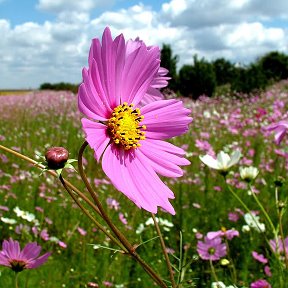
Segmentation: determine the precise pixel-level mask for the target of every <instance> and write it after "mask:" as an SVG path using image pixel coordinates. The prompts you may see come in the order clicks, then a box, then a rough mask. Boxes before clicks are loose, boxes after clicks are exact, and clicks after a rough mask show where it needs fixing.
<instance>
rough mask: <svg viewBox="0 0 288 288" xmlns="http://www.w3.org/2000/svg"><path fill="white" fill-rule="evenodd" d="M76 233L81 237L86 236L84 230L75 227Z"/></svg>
mask: <svg viewBox="0 0 288 288" xmlns="http://www.w3.org/2000/svg"><path fill="white" fill-rule="evenodd" d="M77 231H78V232H79V234H80V235H82V236H86V234H87V231H86V230H84V229H83V228H81V227H77Z"/></svg>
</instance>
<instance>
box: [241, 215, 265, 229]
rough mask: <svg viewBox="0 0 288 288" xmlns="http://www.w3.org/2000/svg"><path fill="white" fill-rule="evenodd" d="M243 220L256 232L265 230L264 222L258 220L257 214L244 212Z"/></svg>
mask: <svg viewBox="0 0 288 288" xmlns="http://www.w3.org/2000/svg"><path fill="white" fill-rule="evenodd" d="M244 220H245V222H246V223H247V225H248V227H249V228H253V229H254V230H256V231H257V232H259V233H260V232H265V224H263V223H260V222H259V216H256V215H255V214H254V213H246V214H245V215H244Z"/></svg>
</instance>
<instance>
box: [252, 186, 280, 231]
mask: <svg viewBox="0 0 288 288" xmlns="http://www.w3.org/2000/svg"><path fill="white" fill-rule="evenodd" d="M249 188H250V190H251V192H252V196H253V198H254V200H255V201H256V203H257V204H258V206H259V208H260V210H261V211H262V213H263V214H264V216H265V218H266V220H267V221H268V223H269V225H270V227H271V229H272V232H273V234H274V235H276V236H277V232H276V229H275V226H274V224H273V222H272V220H271V218H270V217H269V215H268V214H267V212H266V210H265V209H264V207H263V205H262V204H261V202H260V201H259V199H258V197H257V196H256V194H255V193H254V191H253V187H252V186H251V185H250V184H249Z"/></svg>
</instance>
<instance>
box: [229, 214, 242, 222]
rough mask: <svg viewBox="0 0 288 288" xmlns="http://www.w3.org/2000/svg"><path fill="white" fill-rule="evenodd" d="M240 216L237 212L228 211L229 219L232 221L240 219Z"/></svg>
mask: <svg viewBox="0 0 288 288" xmlns="http://www.w3.org/2000/svg"><path fill="white" fill-rule="evenodd" d="M239 218H240V216H239V214H238V213H237V212H229V213H228V219H229V220H230V221H231V222H237V221H238V220H239Z"/></svg>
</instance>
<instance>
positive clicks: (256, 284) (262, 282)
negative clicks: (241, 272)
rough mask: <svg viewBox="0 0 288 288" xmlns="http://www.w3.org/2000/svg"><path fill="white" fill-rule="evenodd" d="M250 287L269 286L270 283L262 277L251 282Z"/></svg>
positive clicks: (266, 287)
mask: <svg viewBox="0 0 288 288" xmlns="http://www.w3.org/2000/svg"><path fill="white" fill-rule="evenodd" d="M250 288H271V285H270V284H269V283H268V282H267V281H266V280H264V279H259V280H257V281H255V282H253V283H251V285H250Z"/></svg>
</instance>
